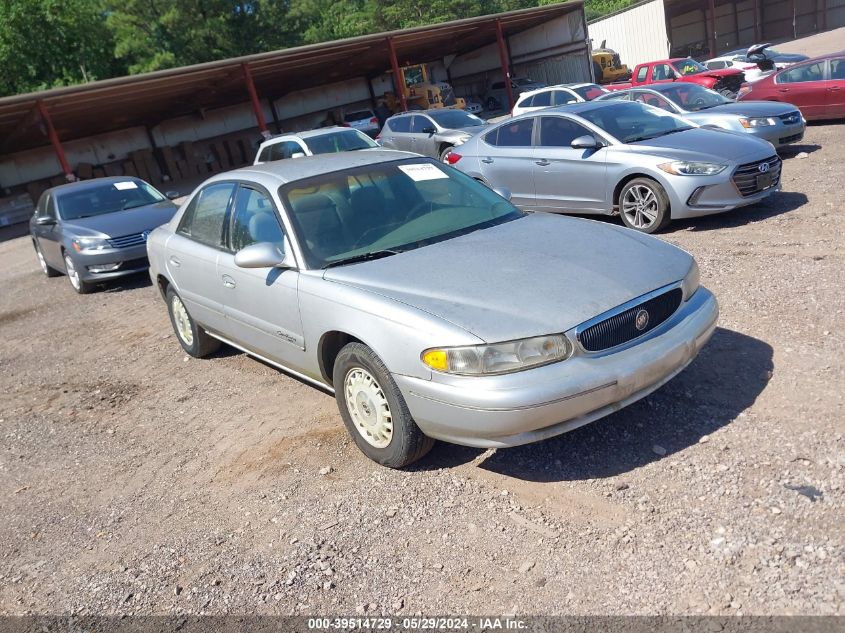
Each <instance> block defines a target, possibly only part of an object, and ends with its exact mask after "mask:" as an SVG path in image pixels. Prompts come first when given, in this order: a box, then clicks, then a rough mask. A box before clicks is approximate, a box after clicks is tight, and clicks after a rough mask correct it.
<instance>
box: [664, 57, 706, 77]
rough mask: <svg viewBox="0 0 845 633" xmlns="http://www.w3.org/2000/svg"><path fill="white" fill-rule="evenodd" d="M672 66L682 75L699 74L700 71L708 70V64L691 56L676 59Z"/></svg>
mask: <svg viewBox="0 0 845 633" xmlns="http://www.w3.org/2000/svg"><path fill="white" fill-rule="evenodd" d="M672 66H674V67H675V70H677V71H678V72H679V73H681V74H682V75H697V74H698V73H704V72H707V66H705V65H703V64H699V63H698V62H697V61H695V60H694V59H689V58H687V59H679V60H678V61H674V62H672Z"/></svg>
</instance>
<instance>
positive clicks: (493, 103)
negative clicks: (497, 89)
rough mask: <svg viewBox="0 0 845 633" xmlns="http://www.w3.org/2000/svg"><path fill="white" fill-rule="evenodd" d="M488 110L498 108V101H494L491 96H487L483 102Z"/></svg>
mask: <svg viewBox="0 0 845 633" xmlns="http://www.w3.org/2000/svg"><path fill="white" fill-rule="evenodd" d="M485 105H486V106H487V109H488V110H498V109H499V102H498V101H496V99H494V98H493V97H489V98H488V99H487V102H486V103H485Z"/></svg>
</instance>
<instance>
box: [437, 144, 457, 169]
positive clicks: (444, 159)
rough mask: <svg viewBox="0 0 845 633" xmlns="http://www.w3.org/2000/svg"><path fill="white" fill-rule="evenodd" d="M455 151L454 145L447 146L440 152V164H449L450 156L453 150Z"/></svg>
mask: <svg viewBox="0 0 845 633" xmlns="http://www.w3.org/2000/svg"><path fill="white" fill-rule="evenodd" d="M453 149H455V148H454V146H452V145H447V146H446V147H444V148H443V149H441V150H440V162H441V163H446V164H447V165H448V164H449V154H451V153H452V150H453Z"/></svg>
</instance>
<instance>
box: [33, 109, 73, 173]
mask: <svg viewBox="0 0 845 633" xmlns="http://www.w3.org/2000/svg"><path fill="white" fill-rule="evenodd" d="M38 113H39V114H40V115H41V120H42V121H44V125H45V126H46V128H47V136H49V137H50V143H52V145H53V151H54V152H56V158H58V159H59V165H61V167H62V171H63V172H64V173H65V178H67V179H68V180H74V179H75V178H74V175H73V171H72V170H71V168H70V165H69V164H68V162H67V158H66V157H65V150H64V148H63V147H62V142H61V141H60V140H59V135H58V134H56V128H54V127H53V119H51V118H50V112H49V110H47V106H46V105H44V102H43V101H40V100H39V101H38Z"/></svg>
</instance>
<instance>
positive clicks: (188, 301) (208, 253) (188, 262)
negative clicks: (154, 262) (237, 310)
mask: <svg viewBox="0 0 845 633" xmlns="http://www.w3.org/2000/svg"><path fill="white" fill-rule="evenodd" d="M165 256H166V259H165V266H166V268H167V275H168V278H169V279H171V280H172V281H173V285H174V286H176V291H177V292H178V293H179V296H180V297H181V298H182V301H183V302H184V304H185V307H186V308H187V310H188V313H189V314H190V315H191V316H192V317H193V318H194V320H195V321H197V323H199V324H201V325H203V326H204V327H205V328H207V329H210V330H213V331H216V332H220V333H225V332H226V321H225V316H224V313H223V304H222V303H221V300H222V297H223V292H222V290H221V288H220V285H219V284H218V283H217V260H218V257H219V256H220V251H219V250H218V249H216V248H212V247H210V246H206V245H204V244H199V243H198V242H195V241H194V240H192V239H190V238H188V237H185V236H184V235H180V234H179V233H175V234H174V235H172V236H171V237H170V238H169V239H168V240H167V246H166V255H165Z"/></svg>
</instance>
